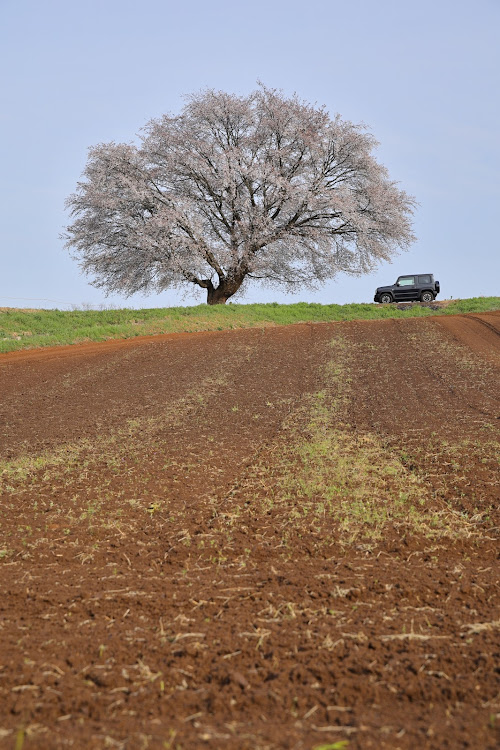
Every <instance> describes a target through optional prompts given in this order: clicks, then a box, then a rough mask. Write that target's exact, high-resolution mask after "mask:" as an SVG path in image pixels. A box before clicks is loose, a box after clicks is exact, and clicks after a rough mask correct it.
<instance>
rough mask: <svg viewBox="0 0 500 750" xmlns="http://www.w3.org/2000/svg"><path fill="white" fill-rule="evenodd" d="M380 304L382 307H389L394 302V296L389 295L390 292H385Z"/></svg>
mask: <svg viewBox="0 0 500 750" xmlns="http://www.w3.org/2000/svg"><path fill="white" fill-rule="evenodd" d="M380 302H381V304H382V305H388V304H390V303H391V302H392V294H389V292H384V294H381V295H380Z"/></svg>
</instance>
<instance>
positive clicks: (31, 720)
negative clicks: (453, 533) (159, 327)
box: [0, 312, 500, 750]
mask: <svg viewBox="0 0 500 750" xmlns="http://www.w3.org/2000/svg"><path fill="white" fill-rule="evenodd" d="M499 331H500V314H499V313H498V312H496V313H489V314H481V315H470V316H450V317H435V318H425V319H407V320H399V321H394V320H387V321H371V322H352V323H339V324H304V325H294V326H289V327H283V328H267V329H251V330H244V331H227V332H214V333H209V334H190V335H185V336H180V335H171V336H162V337H158V338H148V339H146V340H142V341H137V340H133V341H125V342H110V343H104V344H97V345H81V346H73V347H61V348H56V349H51V350H46V351H35V352H22V353H13V354H7V355H2V357H1V359H0V393H1V402H0V457H1V458H2V459H3V464H2V466H1V467H0V471H2V470H3V476H4V481H3V483H2V485H1V495H0V512H1V516H0V558H1V559H0V594H1V596H0V748H2V750H3V748H5V749H9V750H31V749H32V748H37V749H40V750H42V749H43V750H51V749H52V748H75V749H76V750H83V749H85V750H94V749H95V750H100V749H101V748H123V750H146V749H148V748H151V750H157V749H158V750H160V749H162V750H164V749H165V748H171V749H172V750H187V749H191V748H196V749H197V748H207V749H209V750H216V749H218V748H221V749H224V750H225V749H226V748H227V749H229V748H231V750H264V749H270V750H271V749H273V750H274V749H277V748H287V749H290V750H292V749H293V750H299V749H300V750H319V749H320V748H322V749H323V750H340V748H348V750H365V748H377V749H379V748H391V749H400V750H414V749H415V748H419V750H420V749H424V748H432V749H435V750H443V749H444V748H450V749H452V748H453V750H456V749H457V748H471V750H478V749H481V750H483V749H486V748H492V749H493V748H497V747H498V746H499V743H500V731H499V728H500V668H499V665H500V637H499V636H500V608H499V599H500V596H499V595H500V590H499V589H500V586H499V566H498V557H499V545H498V536H499V534H498V532H499V527H500V517H499V512H498V500H499V483H498V479H499V476H498V469H499V454H498V443H499V433H500V377H499V375H500V338H499ZM335 337H336V338H337V339H339V337H340V338H341V339H342V341H343V351H344V356H345V357H347V361H348V365H349V377H350V383H349V398H348V399H347V400H346V402H345V406H344V407H343V408H344V409H345V413H344V415H343V424H345V425H346V426H345V429H346V430H347V429H348V430H349V431H350V433H352V434H353V435H359V436H360V439H361V438H362V436H363V435H367V434H372V435H376V436H377V439H378V440H380V441H381V442H382V443H383V444H384V445H385V446H386V448H387V450H388V451H391V452H392V454H394V455H398V456H401V460H402V461H403V462H404V463H405V465H406V466H408V467H409V468H410V470H411V471H414V472H416V473H418V475H419V476H420V477H423V478H424V479H425V481H426V483H427V485H428V487H429V492H430V495H429V496H430V497H432V502H433V503H434V504H435V506H436V507H446V508H449V509H450V512H454V513H455V514H456V515H457V514H458V515H457V517H462V516H463V519H464V524H466V525H467V527H468V528H469V527H470V534H468V535H462V536H457V537H449V536H443V537H442V538H439V537H438V538H436V537H432V538H430V537H429V536H426V535H425V534H419V533H418V532H417V531H412V532H410V531H409V530H408V529H406V528H405V527H404V526H398V525H396V524H392V525H391V524H389V525H388V526H387V528H386V530H385V534H384V537H383V538H382V540H377V541H375V542H373V541H372V542H371V543H368V542H367V540H363V539H362V538H360V539H358V540H357V541H353V542H351V543H346V542H345V541H344V540H343V539H342V538H341V536H340V534H339V536H338V537H337V536H336V534H337V531H336V529H335V527H334V526H332V527H331V528H325V527H324V526H323V527H321V528H319V527H317V526H314V525H311V524H309V522H307V521H306V522H304V525H303V526H302V527H300V528H298V527H297V526H296V527H295V530H294V531H293V533H290V535H289V536H286V537H285V535H283V534H282V528H283V524H284V523H286V518H284V519H283V518H282V517H281V518H279V519H278V516H277V515H273V513H274V511H272V510H263V509H262V508H263V506H261V505H258V504H257V503H255V502H254V499H252V498H253V496H252V497H251V496H250V494H248V491H247V489H245V488H246V487H247V486H248V485H247V484H246V481H247V478H248V477H249V476H250V475H252V472H253V473H254V474H255V473H256V472H257V473H258V472H259V471H261V470H262V469H261V468H260V467H264V468H265V469H266V470H267V469H269V473H265V474H264V476H265V477H268V479H266V481H268V482H271V481H272V477H273V471H272V469H273V461H274V460H275V459H274V458H273V457H274V456H275V455H276V452H275V450H274V447H275V446H276V445H279V444H280V441H281V443H282V444H283V443H286V441H287V434H288V433H287V430H289V429H290V424H292V425H293V424H295V423H296V424H297V429H298V430H299V431H300V429H301V418H302V417H301V414H302V411H301V408H302V407H303V404H304V397H305V396H306V394H310V393H314V392H317V391H319V390H321V389H322V388H323V387H324V372H323V365H324V364H325V363H326V362H327V361H330V360H332V358H334V356H335V350H334V349H333V348H332V347H331V346H330V342H331V341H332V339H333V338H335ZM392 454H391V455H392ZM37 458H38V463H35V459H37ZM8 461H10V462H14V464H13V465H16V466H18V467H19V470H18V471H17V472H15V471H13V470H12V465H11V467H10V468H9V465H8V463H6V462H8ZM23 461H31V465H30V466H28V467H27V468H25V469H23V465H24V464H23ZM0 478H1V476H0ZM269 489H270V490H271V489H273V488H272V487H270V486H269ZM240 512H241V517H240V521H239V522H238V524H237V525H236V526H235V525H234V524H233V526H232V527H231V529H229V526H228V524H227V517H228V515H230V514H231V515H232V517H233V518H234V517H236V514H237V513H240ZM280 512H281V511H280Z"/></svg>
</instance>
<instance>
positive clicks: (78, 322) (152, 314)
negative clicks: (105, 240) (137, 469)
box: [0, 297, 500, 352]
mask: <svg viewBox="0 0 500 750" xmlns="http://www.w3.org/2000/svg"><path fill="white" fill-rule="evenodd" d="M498 309H500V297H474V298H472V299H467V300H455V301H454V302H450V303H447V304H446V306H443V307H436V305H429V306H421V305H419V304H414V305H411V306H408V307H406V309H401V308H400V307H398V306H396V305H376V304H356V303H353V304H349V305H320V304H317V303H307V302H299V303H297V304H293V305H280V304H278V303H276V302H272V303H270V304H252V305H231V304H230V305H216V306H213V307H209V306H207V305H197V306H195V307H168V308H151V309H144V310H132V309H127V308H124V309H119V310H71V311H67V310H17V309H8V310H4V311H0V352H10V351H14V350H16V349H31V348H39V347H43V346H58V345H62V344H76V343H80V342H83V341H105V340H107V339H121V338H132V337H134V336H153V335H155V334H159V333H176V332H192V331H213V330H224V329H230V328H251V327H253V326H263V325H287V324H290V323H300V322H309V321H311V322H319V321H342V320H376V319H381V318H409V317H410V318H413V317H420V316H426V315H450V314H453V313H464V312H485V311H488V310H498Z"/></svg>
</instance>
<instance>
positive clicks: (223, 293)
mask: <svg viewBox="0 0 500 750" xmlns="http://www.w3.org/2000/svg"><path fill="white" fill-rule="evenodd" d="M244 278H245V277H244V276H242V277H241V278H239V277H236V278H231V279H228V278H226V279H221V281H220V283H219V286H218V287H214V285H213V284H212V283H211V282H210V284H209V285H208V286H207V305H225V304H226V302H227V301H228V299H229V297H232V296H233V294H236V292H237V291H238V289H239V288H240V286H241V285H242V283H243V279H244Z"/></svg>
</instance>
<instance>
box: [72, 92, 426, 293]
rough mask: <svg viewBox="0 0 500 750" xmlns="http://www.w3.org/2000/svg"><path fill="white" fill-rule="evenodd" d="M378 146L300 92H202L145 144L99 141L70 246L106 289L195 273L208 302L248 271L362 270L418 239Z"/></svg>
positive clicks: (264, 276) (312, 276) (166, 283)
mask: <svg viewBox="0 0 500 750" xmlns="http://www.w3.org/2000/svg"><path fill="white" fill-rule="evenodd" d="M376 146H377V142H376V141H375V139H374V138H373V136H372V135H371V134H370V133H369V132H368V131H367V130H366V128H365V127H364V126H362V125H355V124H353V123H351V122H348V121H345V120H342V119H341V117H340V116H339V115H336V116H334V117H330V115H329V114H328V112H327V111H326V110H325V108H324V107H317V106H312V105H310V104H307V103H306V102H303V101H301V100H299V99H298V97H297V96H293V97H291V98H287V97H286V96H285V95H284V94H283V93H282V92H280V91H276V90H273V89H268V88H266V87H265V86H262V85H260V87H259V88H258V89H257V90H256V91H254V92H252V93H251V94H250V95H248V96H236V95H232V94H227V93H224V92H220V91H214V90H206V91H202V92H200V93H197V94H194V95H192V96H190V97H188V98H187V100H186V104H185V106H184V108H183V110H182V111H181V113H180V114H179V115H176V116H172V115H164V116H163V117H160V118H158V119H153V120H151V121H150V122H149V123H148V124H147V125H146V127H145V128H144V129H143V131H142V132H141V134H140V144H139V145H135V144H124V143H114V142H112V143H101V144H99V145H97V146H93V147H92V148H90V150H89V157H88V162H87V165H86V168H85V171H84V173H83V178H84V179H83V180H82V181H81V182H79V183H78V185H77V190H76V192H75V193H74V194H72V195H71V196H70V197H69V198H68V200H67V206H68V207H69V209H70V211H71V217H72V220H73V222H72V223H71V224H70V225H69V226H68V227H67V228H66V232H65V234H64V237H65V239H66V246H67V247H68V248H69V249H71V250H72V251H73V254H74V257H76V258H77V259H78V260H79V262H80V266H81V268H82V270H83V271H84V272H85V273H87V274H89V275H91V276H93V277H94V280H93V282H92V283H93V284H94V285H95V286H97V287H102V288H104V289H105V290H106V291H107V292H120V293H125V294H126V295H130V294H133V293H135V292H147V291H162V290H164V289H166V288H169V287H178V286H182V285H185V284H194V285H197V286H198V287H201V288H203V289H206V291H207V301H208V302H209V303H210V304H215V303H224V302H226V301H227V300H228V299H229V298H230V297H231V296H232V295H234V294H235V293H236V292H238V290H239V289H241V288H242V285H243V284H244V283H246V282H248V281H250V280H258V281H261V282H264V283H267V284H276V285H286V286H287V287H289V288H290V289H293V290H296V289H297V288H301V287H309V288H314V287H317V285H318V284H321V283H322V282H324V281H325V280H326V279H329V278H333V277H334V276H335V275H336V274H337V273H339V272H345V273H348V274H353V275H359V274H362V273H365V272H368V271H370V270H372V269H373V268H374V267H375V266H376V265H377V264H378V263H379V262H380V261H382V260H389V259H390V258H392V257H393V256H394V254H395V253H396V252H398V250H399V249H405V248H406V247H407V246H408V245H409V244H410V243H411V242H412V241H413V239H414V237H413V234H412V229H411V216H412V213H413V208H414V205H415V202H414V200H413V198H412V197H411V196H408V195H407V194H406V193H405V192H404V191H403V190H401V189H400V188H399V187H398V185H397V183H395V182H394V181H392V180H391V179H390V178H389V176H388V173H387V170H386V169H385V167H384V166H382V165H381V164H379V163H378V162H377V160H376V159H375V157H374V155H373V151H374V149H375V147H376Z"/></svg>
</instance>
